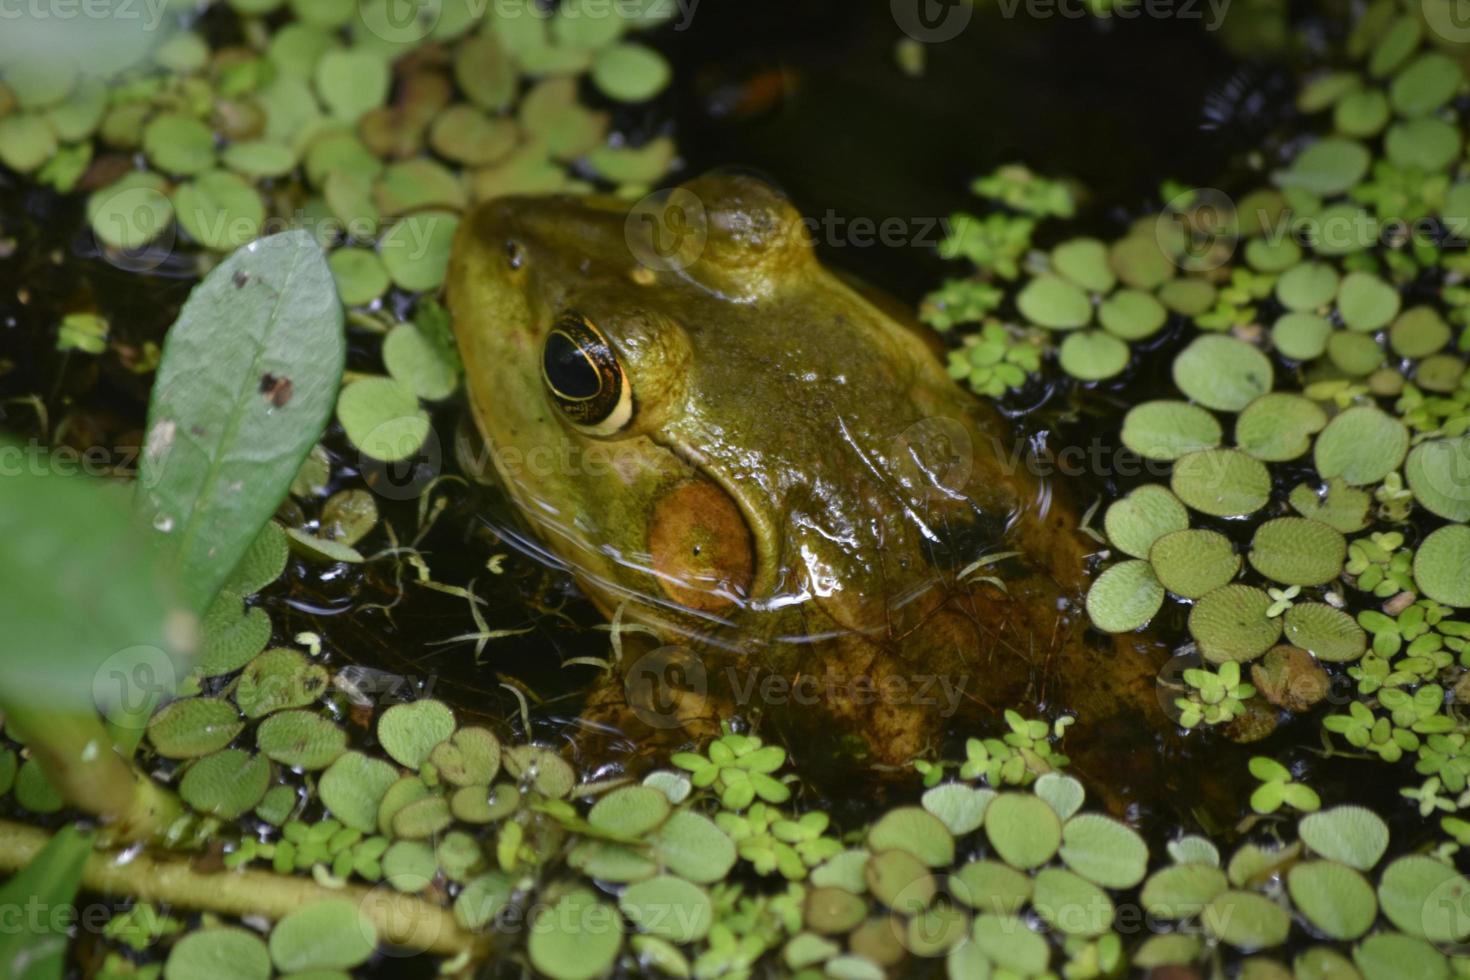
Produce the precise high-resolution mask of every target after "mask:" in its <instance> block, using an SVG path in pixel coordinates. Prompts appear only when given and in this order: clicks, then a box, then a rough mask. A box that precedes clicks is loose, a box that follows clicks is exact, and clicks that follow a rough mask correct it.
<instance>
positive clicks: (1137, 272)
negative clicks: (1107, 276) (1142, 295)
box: [1108, 223, 1178, 291]
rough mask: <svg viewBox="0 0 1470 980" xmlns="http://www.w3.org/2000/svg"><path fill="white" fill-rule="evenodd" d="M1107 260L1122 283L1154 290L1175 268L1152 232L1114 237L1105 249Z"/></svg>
mask: <svg viewBox="0 0 1470 980" xmlns="http://www.w3.org/2000/svg"><path fill="white" fill-rule="evenodd" d="M1150 227H1152V223H1150ZM1108 261H1109V262H1111V263H1112V266H1113V271H1114V272H1116V273H1117V274H1118V278H1119V279H1121V280H1122V281H1123V285H1125V286H1131V287H1132V288H1134V289H1142V290H1150V291H1151V290H1154V289H1157V288H1159V287H1160V286H1161V285H1163V284H1164V283H1165V282H1167V281H1168V280H1170V279H1172V278H1174V274H1175V272H1177V271H1178V270H1177V268H1176V266H1175V265H1174V261H1173V259H1171V258H1170V257H1169V256H1168V255H1166V254H1164V251H1163V248H1162V247H1161V245H1160V242H1159V239H1158V238H1157V237H1156V236H1155V235H1154V234H1153V233H1152V232H1150V233H1147V234H1137V233H1135V234H1131V235H1128V236H1127V237H1126V238H1120V239H1118V240H1117V241H1116V242H1114V243H1113V245H1112V248H1110V249H1109V250H1108Z"/></svg>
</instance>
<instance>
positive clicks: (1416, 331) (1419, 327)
mask: <svg viewBox="0 0 1470 980" xmlns="http://www.w3.org/2000/svg"><path fill="white" fill-rule="evenodd" d="M1450 336H1451V334H1450V327H1449V324H1447V323H1445V322H1444V319H1443V318H1442V317H1441V316H1440V315H1439V311H1438V310H1436V309H1434V308H1433V307H1432V306H1415V307H1413V308H1411V309H1408V310H1405V311H1404V312H1403V313H1402V314H1400V315H1399V317H1398V319H1396V320H1394V321H1393V326H1392V327H1390V328H1389V331H1388V345H1389V346H1390V347H1392V348H1393V352H1394V353H1395V354H1397V355H1399V356H1400V357H1414V358H1418V357H1428V356H1429V355H1430V354H1434V353H1437V352H1438V351H1439V350H1440V349H1441V348H1442V347H1444V345H1445V344H1448V343H1449V342H1450Z"/></svg>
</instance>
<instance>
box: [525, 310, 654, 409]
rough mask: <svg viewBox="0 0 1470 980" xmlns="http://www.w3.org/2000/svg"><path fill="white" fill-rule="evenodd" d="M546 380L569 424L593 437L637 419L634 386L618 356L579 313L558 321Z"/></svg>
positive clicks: (549, 338) (544, 357)
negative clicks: (634, 416) (634, 405)
mask: <svg viewBox="0 0 1470 980" xmlns="http://www.w3.org/2000/svg"><path fill="white" fill-rule="evenodd" d="M541 380H542V382H543V383H544V384H545V385H546V391H547V393H548V394H549V395H550V396H551V400H552V401H553V402H555V403H556V407H557V408H558V409H559V410H560V411H561V413H562V414H563V415H564V416H566V418H567V421H569V422H571V423H572V424H573V425H575V426H576V427H577V428H579V429H582V430H584V431H586V432H588V433H590V434H592V435H611V434H612V433H614V432H617V431H618V430H620V429H622V428H623V427H624V426H626V425H627V424H628V422H629V421H631V420H632V418H633V390H632V385H630V384H629V382H628V376H627V372H626V371H624V370H623V365H622V362H621V361H620V360H619V359H618V355H617V352H616V351H615V350H613V347H612V344H610V343H608V340H607V337H605V336H604V335H603V333H602V331H600V330H598V329H597V327H596V326H594V325H593V323H592V321H591V320H589V319H588V318H587V317H585V316H583V315H582V314H580V313H578V312H576V311H573V310H568V311H567V312H565V313H563V314H562V315H561V316H559V317H557V319H556V322H555V323H554V324H552V327H551V330H550V331H548V332H547V334H546V341H545V343H544V344H543V345H542V353H541Z"/></svg>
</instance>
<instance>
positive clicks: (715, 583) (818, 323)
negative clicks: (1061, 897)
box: [448, 174, 1171, 785]
mask: <svg viewBox="0 0 1470 980" xmlns="http://www.w3.org/2000/svg"><path fill="white" fill-rule="evenodd" d="M448 303H449V307H450V311H451V314H452V316H453V322H454V330H455V334H456V337H457V338H458V344H459V348H460V351H461V353H462V355H463V360H464V365H465V370H466V376H467V379H468V382H467V383H468V388H469V395H470V401H471V405H472V410H473V416H474V418H475V420H476V422H477V423H478V429H479V431H480V433H481V435H482V436H483V438H484V442H485V445H486V447H487V448H488V450H489V453H488V455H489V459H490V460H491V461H492V462H493V466H494V471H495V474H496V476H497V477H498V482H499V483H500V484H502V485H503V486H504V488H505V490H506V492H507V493H508V494H509V496H510V498H511V500H512V501H513V503H514V505H515V507H516V508H517V509H518V511H519V512H520V514H521V515H522V516H523V517H524V518H525V521H526V523H527V524H528V525H529V528H530V529H531V531H532V533H533V534H534V536H535V537H536V538H537V539H538V540H539V542H540V544H541V546H542V547H544V548H545V549H546V550H547V551H548V552H549V553H550V555H551V556H553V557H554V558H555V559H557V560H558V561H559V562H560V563H562V564H564V565H565V567H567V568H568V569H570V570H571V572H572V574H574V575H575V576H576V579H577V582H578V583H579V584H580V586H581V588H582V589H583V590H584V591H585V592H586V594H587V595H589V596H590V597H591V598H592V599H593V600H594V601H595V602H596V603H597V604H598V605H599V606H600V607H601V608H602V610H603V611H604V612H606V613H607V614H608V615H609V616H614V615H615V616H617V617H618V619H619V621H620V622H621V623H623V624H635V623H636V624H640V625H642V626H644V627H647V628H648V629H649V630H651V631H653V632H656V634H657V635H658V636H659V637H660V638H662V642H663V643H664V644H665V646H664V648H663V650H662V653H660V656H661V657H663V659H661V660H658V661H657V670H658V671H661V672H663V674H666V675H667V677H669V678H674V677H675V676H676V675H677V677H678V678H682V680H680V681H679V682H678V683H672V682H671V683H670V685H669V688H670V689H671V690H672V689H677V691H676V693H677V694H678V696H677V697H670V694H669V690H655V691H654V697H655V699H657V698H658V697H659V696H662V697H663V700H664V701H667V702H668V703H667V704H665V705H663V707H658V706H657V705H655V706H653V707H650V705H648V704H639V703H638V701H639V700H640V699H641V698H646V697H648V689H647V687H646V686H640V685H639V684H636V683H633V682H632V681H633V678H631V677H629V676H625V677H624V678H622V682H620V683H618V684H616V685H613V686H612V687H611V688H610V693H608V694H606V696H604V697H601V698H599V699H595V700H597V701H598V703H599V704H601V705H603V707H604V708H606V707H608V706H609V705H616V706H619V707H625V708H631V709H632V711H631V712H630V714H629V716H624V717H620V718H619V721H618V723H619V725H621V726H626V727H628V728H629V729H631V733H632V734H634V735H635V736H636V735H637V734H638V725H639V722H638V721H637V720H636V719H638V718H644V719H651V721H650V723H651V724H652V725H653V726H654V727H655V728H657V727H660V720H661V719H665V718H670V717H671V718H673V720H674V722H676V723H677V725H678V726H681V727H682V728H684V729H686V730H687V729H690V728H694V729H697V728H698V727H699V726H700V725H701V724H706V725H707V724H709V723H711V722H712V720H714V719H717V718H719V717H722V716H729V715H730V714H732V713H734V714H739V715H742V716H745V717H756V716H759V717H760V718H761V723H762V725H772V726H775V727H776V728H777V729H779V730H780V731H781V732H782V734H783V735H784V736H785V738H786V740H787V744H788V745H791V746H792V747H793V748H794V749H795V750H796V751H797V752H798V753H800V752H801V751H804V750H805V751H811V752H816V751H818V747H819V746H823V745H825V746H829V747H838V748H840V749H841V750H842V751H843V752H844V753H846V754H847V755H848V756H851V754H852V753H853V751H854V750H855V751H856V752H857V754H858V755H859V756H861V757H863V758H865V759H866V760H867V761H868V762H870V763H873V764H875V765H882V766H901V765H904V764H906V763H908V762H909V761H910V760H912V759H914V758H916V757H919V756H921V755H923V754H924V753H925V752H926V751H930V750H932V749H933V748H934V747H935V746H936V745H937V744H938V740H939V739H940V738H941V737H942V735H943V733H944V732H946V731H956V730H959V731H965V730H969V731H974V730H976V726H977V724H979V723H981V722H984V724H985V726H986V729H987V730H992V731H993V730H994V729H995V721H997V720H998V719H999V718H1000V716H1001V714H1002V711H1003V709H1006V708H1012V707H1015V708H1019V709H1021V711H1022V713H1023V714H1025V715H1028V716H1036V715H1039V714H1041V713H1042V711H1060V710H1067V711H1071V712H1075V713H1076V714H1077V715H1079V716H1080V722H1079V724H1078V726H1077V729H1078V731H1079V734H1078V735H1077V736H1071V735H1069V736H1068V739H1067V741H1068V744H1069V747H1071V746H1072V744H1073V743H1082V744H1083V745H1085V746H1091V747H1094V748H1096V749H1100V750H1101V751H1093V752H1091V753H1090V756H1091V757H1092V758H1095V759H1097V760H1110V761H1100V762H1099V763H1098V765H1100V766H1106V767H1107V768H1108V769H1109V770H1110V773H1109V774H1108V775H1109V778H1110V779H1112V780H1113V781H1114V782H1115V783H1118V784H1120V785H1127V784H1128V783H1130V782H1132V781H1133V780H1134V777H1137V778H1150V777H1146V776H1144V774H1143V770H1142V769H1141V768H1136V767H1135V765H1134V762H1130V761H1129V759H1130V757H1136V755H1137V750H1138V749H1140V748H1142V749H1144V750H1146V751H1148V752H1150V753H1151V752H1152V743H1151V739H1153V738H1154V737H1156V736H1157V735H1158V734H1159V733H1161V732H1163V731H1165V730H1166V729H1169V728H1170V727H1171V726H1170V725H1169V723H1168V720H1167V719H1166V718H1165V716H1164V712H1163V709H1162V708H1161V706H1160V700H1159V697H1158V693H1157V690H1156V683H1155V679H1156V676H1157V671H1158V669H1159V666H1160V664H1161V662H1162V661H1163V659H1164V656H1165V651H1164V649H1163V648H1162V647H1161V646H1160V645H1159V644H1157V643H1156V642H1155V641H1153V640H1152V639H1150V638H1149V637H1148V636H1146V635H1143V634H1135V635H1127V636H1118V637H1112V636H1106V635H1103V634H1100V633H1098V632H1096V631H1094V630H1091V629H1090V628H1089V623H1088V619H1087V615H1086V612H1085V611H1084V610H1083V608H1082V606H1081V603H1080V599H1081V596H1082V594H1083V592H1084V591H1085V588H1086V581H1085V575H1086V572H1087V569H1088V558H1089V555H1090V554H1091V553H1093V552H1095V551H1097V550H1098V548H1099V545H1097V544H1096V543H1095V542H1094V541H1092V540H1090V539H1089V538H1087V537H1085V536H1084V535H1083V534H1081V533H1080V532H1079V530H1078V524H1079V519H1078V515H1077V511H1076V509H1075V507H1074V506H1073V504H1072V502H1071V501H1070V500H1069V499H1068V494H1067V488H1066V487H1065V486H1059V485H1056V484H1054V483H1051V482H1049V481H1047V480H1044V479H1041V478H1039V477H1038V476H1036V475H1034V473H1033V472H1032V467H1029V466H1028V461H1030V460H1031V458H1032V456H1031V453H1030V452H1029V451H1028V448H1027V444H1026V443H1025V442H1024V441H1021V442H1018V441H1017V438H1018V437H1017V436H1015V435H1013V433H1012V432H1011V431H1010V428H1009V426H1008V425H1007V424H1006V421H1005V419H1004V418H1003V417H1002V416H1001V415H1000V414H999V413H998V412H997V411H996V410H995V409H994V408H993V407H992V406H991V405H989V404H988V403H984V402H981V401H979V400H977V399H976V398H975V397H974V396H972V395H971V394H969V393H967V392H965V391H962V390H961V389H960V388H959V387H958V386H957V385H956V384H955V383H954V382H953V381H952V380H951V379H950V378H949V377H948V376H947V374H946V371H945V369H944V366H943V364H942V362H941V360H940V357H939V348H938V345H937V343H936V340H935V338H934V337H933V336H932V335H930V334H929V333H928V332H926V331H925V330H924V329H922V328H921V327H919V326H918V325H917V324H915V323H913V322H911V321H910V320H909V318H908V317H907V316H906V314H905V312H904V311H903V310H900V309H897V308H896V307H895V305H894V304H893V303H892V302H891V301H889V300H886V299H885V298H883V297H882V296H879V295H876V294H874V293H872V292H871V291H868V290H866V289H864V288H863V287H861V286H860V285H856V284H854V283H852V282H850V281H848V280H847V279H845V278H844V277H843V276H841V275H839V274H838V273H836V272H834V271H832V270H831V269H829V268H826V267H825V266H824V265H823V264H822V263H821V262H819V261H818V259H817V257H816V255H815V254H814V251H813V248H812V243H811V235H810V234H809V233H808V226H807V225H806V224H805V223H803V221H802V218H801V215H800V214H799V213H798V212H797V210H796V209H795V208H794V207H793V206H792V205H791V204H790V203H789V201H788V200H787V199H786V198H785V197H783V196H782V195H781V194H780V193H779V192H777V191H776V190H775V189H774V188H772V187H771V186H770V185H768V184H767V183H764V182H762V181H760V180H757V179H755V178H752V177H748V176H743V175H733V174H713V175H707V176H704V177H700V178H697V179H694V180H692V181H690V182H688V183H686V184H684V185H682V186H681V187H679V188H677V189H675V190H674V191H672V192H669V193H666V194H664V195H661V196H659V197H657V198H655V199H654V200H653V201H652V202H643V203H640V204H639V205H636V206H635V205H632V204H630V202H628V201H624V200H619V199H613V198H604V197H574V196H552V197H534V198H514V197H513V198H503V199H499V200H494V201H491V202H488V203H486V204H484V205H482V206H481V207H480V208H479V209H478V210H476V211H475V212H474V213H472V214H471V215H470V216H469V217H468V218H467V219H466V220H465V221H464V222H463V224H462V225H461V227H460V229H459V232H458V238H457V240H456V242H455V245H454V249H453V253H452V260H451V265H450V272H449V281H448ZM670 651H672V652H670ZM656 653H658V651H656ZM630 659H631V655H629V654H628V653H627V652H626V651H625V653H624V657H623V663H622V667H623V669H624V670H625V671H627V670H630V669H632V668H633V667H634V666H636V665H634V664H630V663H629V661H630ZM645 666H646V664H645ZM654 687H655V688H658V685H657V684H655V685H654ZM640 692H642V693H640ZM669 727H673V726H672V725H670V726H669ZM1099 775H1102V774H1101V773H1099Z"/></svg>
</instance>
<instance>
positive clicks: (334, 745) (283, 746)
mask: <svg viewBox="0 0 1470 980" xmlns="http://www.w3.org/2000/svg"><path fill="white" fill-rule="evenodd" d="M255 741H256V745H257V746H259V748H260V751H261V752H263V753H265V755H266V756H267V757H268V758H270V759H272V760H273V761H275V762H279V763H281V764H282V765H284V766H291V767H293V768H298V769H306V770H316V769H325V768H326V767H327V766H329V765H331V764H332V763H333V762H336V761H337V758H338V757H339V756H341V755H342V753H343V752H346V751H347V733H346V732H344V731H343V730H342V729H341V728H339V727H338V726H337V725H335V724H333V723H332V721H331V720H330V719H327V718H323V717H322V716H321V715H317V714H313V713H312V712H310V711H282V712H279V713H278V714H274V715H271V716H270V717H269V718H267V719H266V720H265V721H263V722H261V724H260V727H259V728H257V729H256V731H255Z"/></svg>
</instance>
